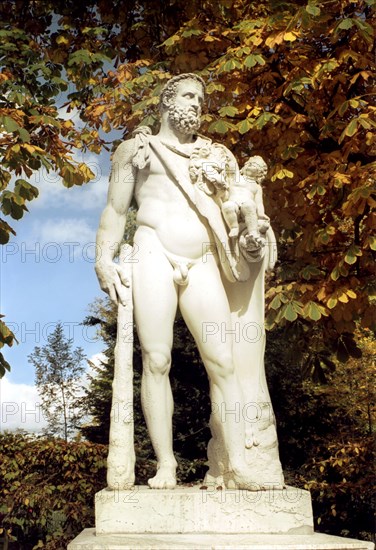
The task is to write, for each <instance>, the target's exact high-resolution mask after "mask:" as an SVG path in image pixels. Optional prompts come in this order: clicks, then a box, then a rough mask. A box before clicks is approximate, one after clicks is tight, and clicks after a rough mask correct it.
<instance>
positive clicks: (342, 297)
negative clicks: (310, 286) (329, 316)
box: [328, 293, 349, 307]
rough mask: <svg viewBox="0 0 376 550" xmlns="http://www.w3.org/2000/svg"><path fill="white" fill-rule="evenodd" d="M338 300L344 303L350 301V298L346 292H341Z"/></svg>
mask: <svg viewBox="0 0 376 550" xmlns="http://www.w3.org/2000/svg"><path fill="white" fill-rule="evenodd" d="M338 300H339V301H340V302H342V303H343V304H347V302H348V301H349V299H348V297H347V295H346V294H345V293H343V294H341V296H338ZM328 307H329V306H328Z"/></svg>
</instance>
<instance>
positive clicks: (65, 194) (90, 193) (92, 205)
mask: <svg viewBox="0 0 376 550" xmlns="http://www.w3.org/2000/svg"><path fill="white" fill-rule="evenodd" d="M73 159H74V160H75V161H76V162H84V163H85V164H87V166H88V167H89V168H90V169H91V171H92V172H93V173H94V175H95V177H94V179H93V180H91V181H90V182H88V183H86V184H83V185H75V186H73V187H70V188H69V189H67V188H66V187H64V185H63V183H62V179H61V177H60V176H59V174H57V173H56V172H47V170H46V169H45V168H42V169H41V170H39V171H38V172H36V173H35V174H33V176H32V177H31V179H30V181H31V183H32V184H33V185H35V186H36V187H38V189H39V196H38V198H37V199H36V200H35V201H34V202H33V203H32V208H55V207H56V206H57V205H59V206H63V207H69V208H72V209H77V210H80V211H82V210H85V211H86V210H93V209H97V208H104V206H105V203H106V195H107V189H108V176H109V171H110V166H109V161H108V155H106V154H101V155H94V154H93V153H85V154H83V153H81V152H80V151H78V150H77V151H76V152H75V153H74V155H73Z"/></svg>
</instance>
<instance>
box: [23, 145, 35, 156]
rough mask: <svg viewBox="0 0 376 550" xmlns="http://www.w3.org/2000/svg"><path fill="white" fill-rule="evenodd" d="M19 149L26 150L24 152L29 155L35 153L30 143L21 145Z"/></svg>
mask: <svg viewBox="0 0 376 550" xmlns="http://www.w3.org/2000/svg"><path fill="white" fill-rule="evenodd" d="M21 147H23V148H24V149H26V151H27V152H28V153H30V154H31V155H32V154H33V153H34V152H35V147H33V145H30V143H23V144H22V145H21Z"/></svg>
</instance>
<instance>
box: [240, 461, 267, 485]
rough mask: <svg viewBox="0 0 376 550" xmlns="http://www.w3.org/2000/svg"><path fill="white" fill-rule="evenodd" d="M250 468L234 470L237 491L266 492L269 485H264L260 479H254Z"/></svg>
mask: <svg viewBox="0 0 376 550" xmlns="http://www.w3.org/2000/svg"><path fill="white" fill-rule="evenodd" d="M249 469H250V468H249V466H248V467H247V466H246V467H242V468H233V470H232V471H233V480H234V482H235V485H236V488H237V489H245V490H246V491H264V490H265V489H267V485H263V483H262V481H260V480H259V479H254V478H253V477H252V476H251V474H250V472H249Z"/></svg>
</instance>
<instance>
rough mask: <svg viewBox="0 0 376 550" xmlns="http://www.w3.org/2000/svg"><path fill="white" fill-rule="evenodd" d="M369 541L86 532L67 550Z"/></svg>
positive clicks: (296, 546) (292, 547) (303, 548)
mask: <svg viewBox="0 0 376 550" xmlns="http://www.w3.org/2000/svg"><path fill="white" fill-rule="evenodd" d="M373 548H374V545H373V543H372V542H362V541H359V540H354V539H346V538H342V537H333V536H331V535H324V534H323V533H313V534H311V535H270V534H269V535H234V534H233V535H230V534H221V535H214V534H174V535H173V534H171V535H151V534H149V535H148V534H131V535H96V534H95V529H85V530H84V531H82V533H81V534H80V535H78V537H76V538H75V539H74V541H72V542H71V543H70V544H69V545H68V550H135V549H140V550H235V549H236V550H373Z"/></svg>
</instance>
